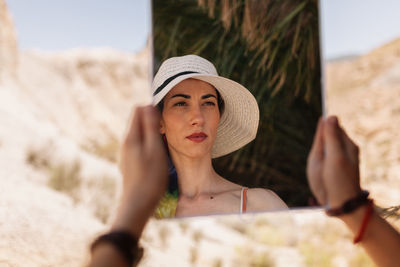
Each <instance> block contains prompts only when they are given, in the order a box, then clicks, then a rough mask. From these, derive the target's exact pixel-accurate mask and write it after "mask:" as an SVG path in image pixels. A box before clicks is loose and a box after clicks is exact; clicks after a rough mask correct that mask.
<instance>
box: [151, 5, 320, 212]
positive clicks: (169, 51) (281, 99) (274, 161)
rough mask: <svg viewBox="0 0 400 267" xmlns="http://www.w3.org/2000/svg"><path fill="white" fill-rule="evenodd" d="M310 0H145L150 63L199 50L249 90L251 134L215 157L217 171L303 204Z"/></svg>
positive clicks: (314, 54)
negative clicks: (256, 114)
mask: <svg viewBox="0 0 400 267" xmlns="http://www.w3.org/2000/svg"><path fill="white" fill-rule="evenodd" d="M317 5H318V2H317V1H316V0H284V1H249V0H230V1H228V0H220V1H218V0H215V1H210V0H208V1H207V0H202V1H200V0H199V1H197V0H153V9H154V11H153V19H154V30H153V31H154V52H155V61H154V64H155V68H154V69H155V71H156V70H157V69H158V67H159V65H160V62H162V61H164V60H165V59H167V58H169V57H172V56H181V55H186V54H197V55H200V56H202V57H204V58H206V59H208V60H210V61H211V62H213V63H214V65H215V66H216V68H217V70H218V72H219V74H220V75H221V76H224V77H228V78H230V79H233V80H235V81H237V82H239V83H241V84H242V85H244V86H245V87H246V88H248V89H249V91H251V92H252V94H253V95H254V96H255V97H256V99H257V101H258V104H259V108H260V124H259V129H258V135H257V138H256V140H255V141H254V142H252V143H251V144H249V145H247V146H245V147H244V148H242V149H240V150H238V151H236V152H234V153H232V154H230V155H227V156H224V157H222V158H219V159H217V160H215V162H214V166H215V168H216V169H217V171H218V172H219V173H220V174H221V175H222V176H224V177H226V178H229V179H230V180H232V181H233V182H236V183H239V184H242V185H246V186H249V187H265V188H270V189H272V190H273V191H275V192H277V193H278V195H279V196H280V197H281V198H283V199H284V200H285V201H286V203H288V204H289V205H291V206H299V205H307V200H308V197H309V196H310V191H309V189H308V185H307V179H306V174H305V166H306V160H307V155H308V151H309V148H310V147H311V143H312V139H313V135H314V129H315V127H316V123H317V120H318V118H319V116H320V115H321V112H322V108H321V84H320V58H319V40H318V38H319V33H318V6H317Z"/></svg>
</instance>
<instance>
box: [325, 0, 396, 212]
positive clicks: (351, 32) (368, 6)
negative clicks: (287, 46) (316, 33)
mask: <svg viewBox="0 0 400 267" xmlns="http://www.w3.org/2000/svg"><path fill="white" fill-rule="evenodd" d="M320 3H321V25H322V27H321V28H322V51H323V53H322V56H323V68H324V69H325V71H324V76H325V90H324V91H325V92H326V96H327V97H326V99H327V110H328V112H329V113H330V114H336V115H338V116H339V118H340V119H341V123H342V125H343V126H344V128H345V129H346V130H347V132H348V134H349V135H350V137H351V138H353V139H354V140H355V142H356V143H357V144H358V146H359V147H360V151H361V153H360V162H361V165H360V167H361V170H360V173H361V183H362V185H363V187H364V188H366V189H368V190H369V191H370V192H371V195H372V197H373V198H374V199H375V200H376V201H377V203H378V205H380V206H382V207H390V206H395V205H398V204H399V203H400V195H399V193H398V188H399V186H400V183H399V181H400V179H399V178H400V176H399V175H400V172H399V171H398V167H399V164H400V160H399V159H400V157H399V153H398V151H399V149H398V148H399V143H398V140H399V138H398V128H399V125H400V113H399V111H400V102H399V95H400V93H399V92H400V74H399V73H400V71H399V68H400V65H399V62H400V61H399V60H400V53H399V51H400V40H399V37H400V17H399V16H398V12H397V11H398V10H399V8H400V3H399V2H398V1H390V0H385V1H379V2H378V1H373V0H367V1H361V0H350V1H344V0H339V1H329V0H321V1H320Z"/></svg>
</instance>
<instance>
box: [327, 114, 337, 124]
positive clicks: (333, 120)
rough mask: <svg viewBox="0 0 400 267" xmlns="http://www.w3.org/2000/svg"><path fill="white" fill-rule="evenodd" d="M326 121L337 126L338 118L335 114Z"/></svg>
mask: <svg viewBox="0 0 400 267" xmlns="http://www.w3.org/2000/svg"><path fill="white" fill-rule="evenodd" d="M327 122H328V123H329V124H331V125H334V126H337V125H338V119H337V117H335V116H332V117H329V118H328V120H327Z"/></svg>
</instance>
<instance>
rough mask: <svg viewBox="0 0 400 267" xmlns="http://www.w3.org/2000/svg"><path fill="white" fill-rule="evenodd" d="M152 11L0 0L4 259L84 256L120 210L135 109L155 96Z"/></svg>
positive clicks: (139, 6) (121, 4)
mask: <svg viewBox="0 0 400 267" xmlns="http://www.w3.org/2000/svg"><path fill="white" fill-rule="evenodd" d="M150 16H151V12H150V2H149V1H146V0H141V1H136V0H135V1H118V0H117V1H103V0H101V1H78V0H71V1H47V0H37V1H34V2H27V1H21V0H0V125H1V127H0V224H1V225H2V226H6V225H7V227H2V230H1V240H2V241H1V244H2V245H0V246H1V247H2V249H1V250H2V256H0V258H1V259H0V262H2V263H5V265H10V266H26V265H30V266H60V265H68V266H83V265H86V264H83V260H84V259H85V256H86V252H87V251H88V250H87V244H88V243H90V242H91V241H92V238H94V236H95V235H96V234H98V233H99V232H100V231H103V230H105V229H106V223H107V222H108V218H110V215H111V213H112V211H113V210H114V203H115V195H116V192H117V191H118V185H119V181H120V180H121V179H120V173H119V171H118V167H117V154H118V153H117V152H118V150H119V145H120V140H122V137H123V134H124V131H125V128H126V125H127V121H128V117H129V115H130V113H131V111H132V107H133V106H135V105H137V104H143V103H149V102H150V101H151V94H150V88H149V71H148V66H149V65H150V64H149V61H150V53H149V49H148V48H146V44H147V43H148V41H147V40H148V38H149V32H150V29H151V26H150V22H151V20H150ZM65 248H69V249H65ZM43 255H51V256H49V257H47V256H46V257H43ZM0 265H1V264H0Z"/></svg>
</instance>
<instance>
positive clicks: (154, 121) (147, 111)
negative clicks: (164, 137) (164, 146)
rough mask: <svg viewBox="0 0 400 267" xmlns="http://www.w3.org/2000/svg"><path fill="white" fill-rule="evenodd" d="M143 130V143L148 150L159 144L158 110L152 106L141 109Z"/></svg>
mask: <svg viewBox="0 0 400 267" xmlns="http://www.w3.org/2000/svg"><path fill="white" fill-rule="evenodd" d="M143 113H144V114H143V130H144V138H145V140H144V143H145V145H146V146H147V147H148V148H152V147H154V144H157V145H160V144H161V137H160V133H159V125H160V117H159V113H158V110H156V108H155V107H153V106H146V107H144V109H143Z"/></svg>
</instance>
